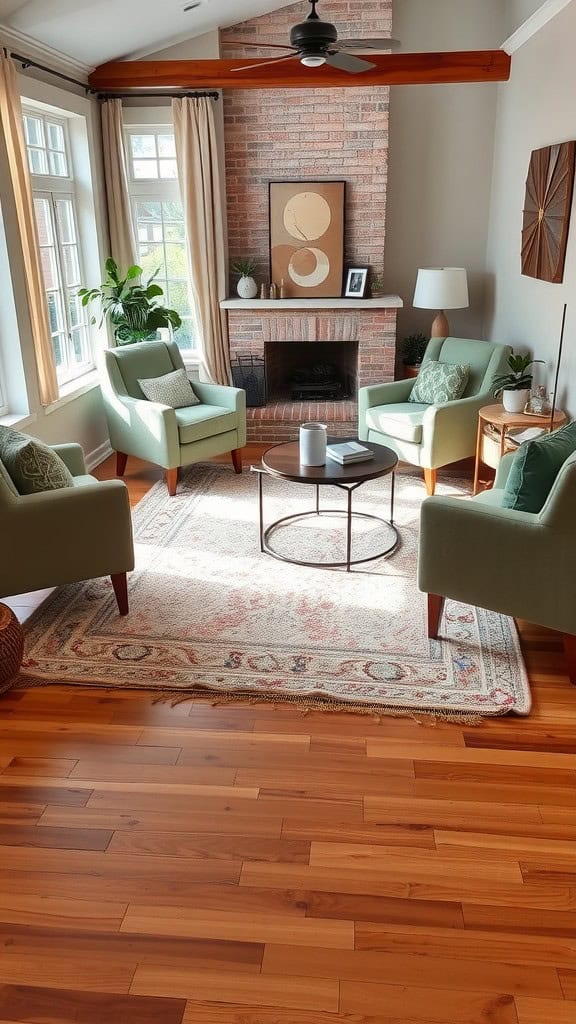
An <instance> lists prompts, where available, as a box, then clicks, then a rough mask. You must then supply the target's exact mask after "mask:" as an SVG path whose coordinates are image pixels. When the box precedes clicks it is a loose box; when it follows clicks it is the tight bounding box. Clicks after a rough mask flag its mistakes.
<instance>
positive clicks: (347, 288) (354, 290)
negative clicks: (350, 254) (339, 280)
mask: <svg viewBox="0 0 576 1024" xmlns="http://www.w3.org/2000/svg"><path fill="white" fill-rule="evenodd" d="M368 270H369V268H368V267H348V270H347V271H346V283H345V285H344V298H345V299H363V298H365V296H366V292H367V291H368Z"/></svg>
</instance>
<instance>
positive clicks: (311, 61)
mask: <svg viewBox="0 0 576 1024" xmlns="http://www.w3.org/2000/svg"><path fill="white" fill-rule="evenodd" d="M300 63H301V64H304V66H305V67H307V68H320V67H322V65H323V64H325V63H326V57H322V56H321V55H320V54H313V53H309V54H305V55H304V57H301V58H300Z"/></svg>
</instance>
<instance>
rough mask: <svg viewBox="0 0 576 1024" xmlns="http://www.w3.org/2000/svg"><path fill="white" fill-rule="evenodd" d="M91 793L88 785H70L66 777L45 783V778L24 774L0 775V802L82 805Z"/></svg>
mask: <svg viewBox="0 0 576 1024" xmlns="http://www.w3.org/2000/svg"><path fill="white" fill-rule="evenodd" d="M90 794H91V789H90V787H86V788H84V787H80V786H78V787H77V786H76V785H71V784H70V783H69V782H68V780H67V779H60V778H58V779H55V780H54V783H53V784H52V782H51V784H50V785H47V784H46V779H45V778H43V779H42V782H41V783H40V782H38V781H37V780H36V779H35V778H33V777H29V776H26V777H25V778H17V777H16V776H13V775H10V776H6V775H0V803H1V804H3V805H5V804H7V803H18V804H21V803H25V804H43V805H45V804H48V803H51V804H62V805H63V806H66V807H84V806H85V804H86V803H87V802H88V800H89V798H90Z"/></svg>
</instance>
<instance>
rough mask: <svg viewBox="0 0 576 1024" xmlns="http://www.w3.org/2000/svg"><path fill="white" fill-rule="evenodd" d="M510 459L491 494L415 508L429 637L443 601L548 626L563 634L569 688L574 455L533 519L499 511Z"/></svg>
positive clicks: (573, 644) (575, 583)
mask: <svg viewBox="0 0 576 1024" xmlns="http://www.w3.org/2000/svg"><path fill="white" fill-rule="evenodd" d="M513 458H514V453H511V454H509V455H505V456H504V457H503V459H502V460H501V462H500V465H499V467H498V472H497V475H496V481H495V485H494V488H493V489H492V490H489V491H484V492H482V493H481V494H478V495H477V496H476V497H475V498H466V499H461V498H444V497H439V496H438V497H435V498H428V499H427V500H426V501H424V502H423V504H422V511H421V518H420V554H419V563H418V585H419V587H420V590H422V591H424V592H425V593H426V594H428V635H429V636H430V637H431V638H434V637H436V636H437V633H438V626H439V622H440V617H441V614H442V606H443V603H444V598H446V597H449V598H453V599H454V600H456V601H462V602H464V603H466V604H472V605H476V606H477V607H479V608H489V609H491V610H492V611H496V612H502V613H503V614H505V615H513V616H515V617H516V618H519V619H526V620H527V621H528V622H532V623H534V624H535V625H537V626H548V627H549V628H550V629H556V630H558V631H559V632H560V633H562V634H563V640H564V649H565V652H566V657H567V662H568V670H569V675H570V680H571V682H572V683H574V684H576V544H575V543H574V510H575V509H576V455H571V456H570V458H568V459H567V460H566V462H565V463H564V465H563V466H562V469H561V470H560V473H559V474H558V476H557V477H556V481H555V483H554V485H553V487H552V490H551V491H550V494H549V495H548V498H547V500H546V503H545V505H544V507H543V508H542V510H541V511H540V512H539V513H537V514H536V513H530V512H516V511H514V510H512V509H509V508H503V507H502V496H503V493H504V487H505V485H506V480H507V478H508V473H509V471H510V466H511V463H512V459H513Z"/></svg>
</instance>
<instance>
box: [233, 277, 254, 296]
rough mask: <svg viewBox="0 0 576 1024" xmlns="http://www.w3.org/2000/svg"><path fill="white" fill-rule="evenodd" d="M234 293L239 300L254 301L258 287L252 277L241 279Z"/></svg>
mask: <svg viewBox="0 0 576 1024" xmlns="http://www.w3.org/2000/svg"><path fill="white" fill-rule="evenodd" d="M236 291H237V292H238V295H239V296H240V298H241V299H255V298H256V296H257V295H258V285H257V284H256V281H255V280H254V278H253V277H241V278H240V280H239V281H238V285H237V287H236Z"/></svg>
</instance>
